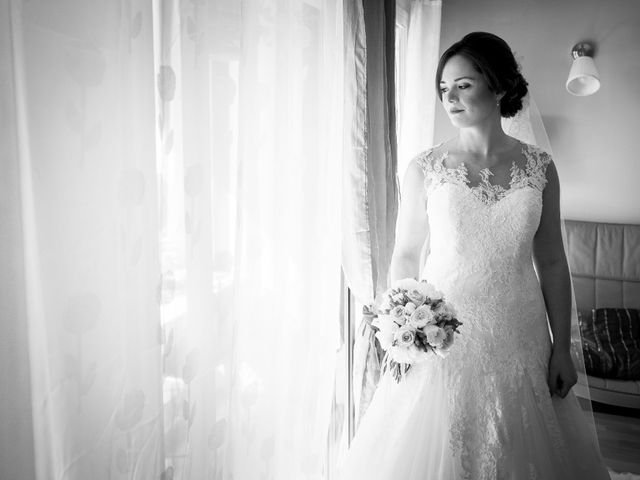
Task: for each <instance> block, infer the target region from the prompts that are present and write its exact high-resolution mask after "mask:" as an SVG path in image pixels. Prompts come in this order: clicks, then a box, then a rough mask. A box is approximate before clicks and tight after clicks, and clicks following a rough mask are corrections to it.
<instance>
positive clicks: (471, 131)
mask: <svg viewBox="0 0 640 480" xmlns="http://www.w3.org/2000/svg"><path fill="white" fill-rule="evenodd" d="M513 145H514V140H513V139H512V138H511V137H509V136H508V135H507V134H505V133H504V132H503V131H502V126H501V124H500V122H499V121H498V122H491V123H490V124H484V125H478V126H473V127H469V128H461V129H460V134H459V136H458V148H459V149H460V151H462V152H465V153H469V154H472V155H477V156H481V157H485V158H489V157H492V156H494V155H497V154H499V153H500V152H504V151H505V150H508V149H510V148H512V147H513Z"/></svg>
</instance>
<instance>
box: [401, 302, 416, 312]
mask: <svg viewBox="0 0 640 480" xmlns="http://www.w3.org/2000/svg"><path fill="white" fill-rule="evenodd" d="M415 311H416V304H415V303H413V302H407V304H406V305H405V306H404V314H405V315H411V314H412V313H413V312H415Z"/></svg>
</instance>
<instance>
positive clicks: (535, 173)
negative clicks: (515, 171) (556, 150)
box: [525, 145, 553, 192]
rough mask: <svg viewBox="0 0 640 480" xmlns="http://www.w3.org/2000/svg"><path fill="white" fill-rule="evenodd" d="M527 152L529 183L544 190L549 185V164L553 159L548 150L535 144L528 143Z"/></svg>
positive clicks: (527, 177) (527, 176)
mask: <svg viewBox="0 0 640 480" xmlns="http://www.w3.org/2000/svg"><path fill="white" fill-rule="evenodd" d="M525 153H526V156H527V164H526V168H525V170H526V179H527V183H529V184H530V185H531V186H532V187H534V188H536V189H538V190H539V191H541V192H542V191H543V190H544V187H545V186H546V185H547V166H549V164H550V163H551V162H552V161H553V159H552V158H551V155H549V154H548V153H547V152H545V151H544V150H542V149H541V148H538V147H534V146H533V145H527V146H526V148H525Z"/></svg>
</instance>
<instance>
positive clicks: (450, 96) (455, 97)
mask: <svg viewBox="0 0 640 480" xmlns="http://www.w3.org/2000/svg"><path fill="white" fill-rule="evenodd" d="M446 95H447V100H448V101H449V103H453V102H455V101H456V100H458V94H457V93H456V92H455V90H453V89H451V90H449V91H448V92H447V94H446Z"/></svg>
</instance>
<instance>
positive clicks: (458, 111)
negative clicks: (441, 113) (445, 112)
mask: <svg viewBox="0 0 640 480" xmlns="http://www.w3.org/2000/svg"><path fill="white" fill-rule="evenodd" d="M460 112H464V110H458V109H452V110H449V113H450V114H451V115H455V114H457V113H460Z"/></svg>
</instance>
